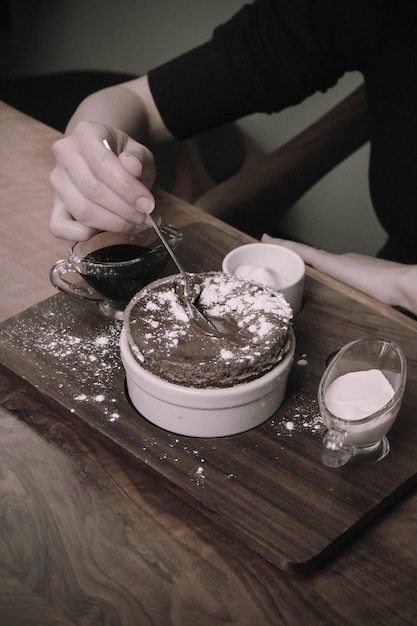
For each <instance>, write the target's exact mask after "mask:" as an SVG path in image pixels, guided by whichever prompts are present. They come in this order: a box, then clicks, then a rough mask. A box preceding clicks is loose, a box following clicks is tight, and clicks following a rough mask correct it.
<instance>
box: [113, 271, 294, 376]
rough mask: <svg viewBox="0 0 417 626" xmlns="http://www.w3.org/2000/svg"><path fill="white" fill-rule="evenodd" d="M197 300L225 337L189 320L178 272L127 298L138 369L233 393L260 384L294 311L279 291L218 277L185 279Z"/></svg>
mask: <svg viewBox="0 0 417 626" xmlns="http://www.w3.org/2000/svg"><path fill="white" fill-rule="evenodd" d="M190 282H191V285H192V291H193V295H194V297H195V298H197V300H198V302H199V306H201V308H202V310H203V311H204V312H205V314H206V315H207V316H208V317H209V319H211V320H212V321H213V322H214V323H215V325H216V326H218V327H219V328H222V329H224V330H225V333H224V335H222V336H220V337H219V336H216V335H208V334H206V333H204V331H202V330H201V328H199V327H198V326H197V325H196V324H195V323H194V322H192V321H191V320H190V318H189V315H188V312H187V309H186V306H185V304H184V300H183V279H182V277H181V275H180V274H176V275H174V276H168V277H166V278H162V279H159V280H157V281H154V282H153V283H150V284H149V285H147V286H146V287H145V288H144V289H142V290H141V291H140V292H139V293H138V294H136V296H135V297H134V298H133V299H132V300H131V302H130V303H129V305H128V306H127V308H126V311H125V321H124V326H125V330H126V334H127V338H128V342H129V345H130V349H131V351H132V354H133V355H134V357H135V359H136V360H137V361H138V363H139V364H140V365H141V366H142V367H143V368H145V369H147V370H148V371H150V372H152V373H153V374H154V375H156V376H158V377H160V378H163V379H164V380H167V381H168V382H171V383H174V384H177V385H182V386H186V387H196V388H209V387H220V388H222V387H231V386H234V385H238V384H241V383H245V382H248V381H250V380H253V379H255V378H258V377H259V376H261V375H262V374H264V373H265V372H267V371H269V370H271V369H272V368H273V367H274V365H276V364H277V363H278V362H279V361H281V359H282V358H283V357H284V355H285V354H286V353H287V351H288V350H289V347H290V342H291V333H290V327H291V319H292V311H291V307H290V306H289V304H288V303H287V301H286V300H285V299H284V297H283V296H282V294H281V293H279V292H277V291H275V290H274V289H271V288H269V287H264V286H262V285H259V284H257V283H254V282H250V281H247V280H245V279H243V278H241V277H239V276H233V275H231V274H225V273H222V272H206V273H198V274H190Z"/></svg>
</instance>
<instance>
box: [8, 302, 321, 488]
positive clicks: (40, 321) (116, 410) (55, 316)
mask: <svg viewBox="0 0 417 626" xmlns="http://www.w3.org/2000/svg"><path fill="white" fill-rule="evenodd" d="M75 318H76V321H74V313H73V306H72V300H70V299H67V298H66V299H64V298H62V299H58V300H57V301H56V302H55V301H54V300H52V301H51V303H50V307H49V308H48V309H47V310H46V311H45V308H41V310H40V314H35V315H34V316H33V317H32V315H27V316H25V315H22V316H21V317H18V318H17V319H18V322H17V323H15V325H14V326H12V327H11V328H10V329H9V330H5V331H3V333H2V334H1V335H0V342H2V343H5V344H7V343H13V344H14V345H15V346H16V347H18V349H19V350H20V352H21V353H22V356H23V357H24V358H25V359H26V360H29V361H30V363H31V368H32V370H33V371H34V372H36V381H37V383H39V384H37V385H36V386H39V387H43V388H44V387H45V386H46V387H47V388H48V389H49V390H52V393H51V395H52V396H53V397H57V394H62V395H63V396H65V397H66V400H67V402H66V406H67V407H69V410H70V411H71V412H72V413H75V414H79V415H81V414H83V415H88V414H89V413H94V414H95V415H98V416H99V418H98V419H99V420H100V423H101V424H102V425H103V424H107V425H108V426H111V425H114V427H116V426H117V424H122V423H123V418H124V417H126V418H130V417H131V416H130V415H127V414H126V410H127V407H126V398H125V389H124V387H123V381H124V370H123V366H122V364H121V360H120V348H119V338H120V331H121V327H122V323H121V322H109V321H108V320H103V319H101V318H100V316H99V314H98V312H97V313H95V314H94V318H93V320H94V323H93V324H90V326H89V327H88V328H87V327H86V325H84V324H83V319H82V316H81V318H80V320H78V315H76V316H75ZM31 327H32V328H34V327H35V328H36V332H29V330H30V328H31ZM51 363H52V369H51ZM293 368H294V370H296V369H297V368H299V372H298V374H300V373H301V374H302V379H303V383H302V385H301V386H299V387H298V388H297V389H289V390H288V397H287V399H286V400H288V402H287V401H286V402H285V403H284V405H283V407H282V410H281V409H280V410H278V412H277V413H276V414H275V415H274V417H272V418H271V419H269V420H267V421H266V422H265V423H264V424H263V425H262V426H260V427H259V428H260V429H261V430H262V431H263V432H264V433H265V435H266V437H265V438H264V437H263V436H261V437H258V435H257V433H256V430H255V431H254V436H253V437H252V436H251V433H249V434H248V436H245V438H244V441H245V445H242V444H243V440H240V438H239V437H237V438H234V437H230V438H225V439H222V444H221V448H222V452H221V453H219V452H218V451H217V449H216V448H217V447H218V442H217V441H215V440H204V441H201V440H195V441H192V440H190V439H189V438H184V437H181V436H176V435H174V434H171V433H160V432H159V431H158V430H157V429H155V428H153V427H151V428H148V426H147V424H146V422H145V421H143V428H141V438H140V441H138V442H137V445H138V446H139V448H138V449H139V450H141V459H142V461H143V462H144V463H149V464H150V465H152V466H156V465H158V464H159V465H164V466H165V468H164V470H163V472H164V473H165V474H171V473H174V472H175V471H176V469H175V467H176V466H178V472H180V473H181V474H182V475H185V476H187V477H188V479H189V480H190V482H191V483H192V484H193V485H194V486H195V488H196V489H200V488H206V487H208V486H209V485H210V481H211V480H212V479H214V477H216V476H217V477H218V475H219V472H220V475H223V479H224V481H226V482H227V481H239V480H241V479H242V476H241V470H242V468H243V467H244V466H245V465H246V464H247V461H248V459H250V461H251V460H252V459H255V460H256V458H258V457H259V458H261V457H262V455H263V454H264V448H265V447H266V449H267V451H268V454H269V456H270V458H271V459H273V460H274V462H277V463H279V462H280V459H281V458H282V455H283V454H285V453H286V450H287V449H289V447H292V448H293V447H294V445H298V439H297V440H296V439H295V437H296V436H297V435H298V434H300V433H303V434H304V435H306V436H308V437H314V438H315V439H317V440H318V439H319V436H320V434H321V431H322V428H323V425H322V422H321V418H320V416H319V411H318V406H317V402H316V400H315V398H316V393H317V389H316V386H317V380H316V378H314V377H313V376H311V373H310V369H311V368H309V358H308V355H306V354H300V355H299V356H298V357H296V360H295V361H294V366H293ZM74 373H76V374H74ZM116 379H117V382H115V381H116ZM41 381H42V382H41ZM139 419H140V422H139V423H140V424H142V421H141V418H139ZM112 428H113V426H112ZM271 433H272V435H273V436H272V437H271ZM258 444H259V447H258ZM225 445H226V446H227V448H228V447H229V446H230V455H229V454H223V453H224V452H225V451H224V446H225ZM318 458H319V457H318ZM242 463H243V465H242Z"/></svg>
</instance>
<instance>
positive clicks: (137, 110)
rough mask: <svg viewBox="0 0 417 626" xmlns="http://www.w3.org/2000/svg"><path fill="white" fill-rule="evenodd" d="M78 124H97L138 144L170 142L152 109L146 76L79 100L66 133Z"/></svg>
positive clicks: (157, 114)
mask: <svg viewBox="0 0 417 626" xmlns="http://www.w3.org/2000/svg"><path fill="white" fill-rule="evenodd" d="M81 121H89V122H99V123H101V124H105V125H106V126H109V127H111V128H117V129H119V130H122V131H123V132H125V133H126V134H127V135H129V136H130V137H132V138H133V139H135V140H136V141H139V142H144V143H158V142H160V141H167V140H170V139H172V136H171V135H170V133H169V132H168V130H167V129H166V127H165V125H164V124H163V122H162V120H161V118H160V116H159V113H158V111H157V109H156V107H155V104H154V102H153V99H152V95H151V94H150V92H149V87H148V83H147V78H146V77H141V78H138V79H134V80H132V81H128V82H126V83H121V84H119V85H115V86H113V87H108V88H107V89H103V90H101V91H97V92H95V93H93V94H91V95H90V96H88V97H87V98H86V99H85V100H83V101H82V102H81V103H80V105H79V106H78V108H77V109H76V111H75V112H74V114H73V116H72V117H71V119H70V121H69V123H68V126H67V129H66V133H67V134H69V133H71V132H72V131H73V130H74V128H75V127H76V125H77V124H78V123H79V122H81Z"/></svg>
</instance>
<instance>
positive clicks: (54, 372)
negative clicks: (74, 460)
mask: <svg viewBox="0 0 417 626" xmlns="http://www.w3.org/2000/svg"><path fill="white" fill-rule="evenodd" d="M71 302H72V300H71V299H64V298H63V299H62V300H58V304H57V303H56V302H55V301H54V299H51V300H50V307H49V308H48V310H47V311H44V312H43V314H42V316H41V317H40V316H36V319H35V318H34V319H33V321H32V319H30V318H26V317H25V315H24V314H23V315H22V316H18V317H16V320H17V321H16V324H15V326H14V327H13V328H12V329H11V330H10V331H8V332H6V333H3V334H2V336H1V341H4V342H9V343H13V344H14V345H15V346H18V347H19V350H20V352H21V354H22V356H23V357H24V358H26V359H29V360H30V361H32V362H33V369H34V371H36V377H37V379H38V380H39V379H40V381H44V382H42V383H41V382H39V383H38V384H36V385H35V386H36V387H42V388H43V387H45V386H46V387H47V388H49V389H52V390H56V391H58V393H60V394H62V395H63V396H65V397H66V398H67V404H70V405H71V404H72V405H73V406H72V408H70V411H71V412H72V413H75V412H76V411H77V407H83V408H88V405H90V406H91V405H92V404H94V405H95V406H100V411H101V415H102V418H103V419H105V420H106V421H108V422H114V421H116V420H118V419H119V417H120V409H119V407H118V403H119V398H118V396H117V394H115V393H114V385H113V384H112V381H113V380H114V376H115V374H116V373H117V372H118V371H119V370H121V368H122V365H121V363H120V358H119V338H120V331H121V328H122V324H121V322H117V321H116V322H109V321H107V320H102V319H101V318H100V317H99V314H98V313H97V325H96V328H95V329H94V331H91V330H88V329H86V327H85V325H84V324H83V323H82V321H81V320H80V322H79V325H76V324H74V323H73V322H71V323H70V322H69V320H70V319H71V317H72V310H71ZM40 306H41V305H40ZM32 324H36V332H33V331H32V332H29V330H30V326H31V325H32ZM75 329H76V330H75ZM78 331H79V332H78ZM74 372H77V376H73V373H74ZM70 373H71V375H70ZM74 378H75V379H76V380H75V381H74Z"/></svg>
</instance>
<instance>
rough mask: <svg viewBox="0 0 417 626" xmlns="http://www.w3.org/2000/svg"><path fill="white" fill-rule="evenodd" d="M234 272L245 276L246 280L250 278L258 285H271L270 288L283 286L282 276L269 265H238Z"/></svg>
mask: <svg viewBox="0 0 417 626" xmlns="http://www.w3.org/2000/svg"><path fill="white" fill-rule="evenodd" d="M235 274H236V275H237V276H241V277H242V278H246V280H252V281H253V282H255V283H259V284H260V285H266V286H267V287H271V288H272V289H282V287H283V286H284V285H283V279H282V277H281V276H280V275H279V274H278V272H276V271H275V270H273V269H272V268H270V267H260V266H257V265H239V267H237V268H236V270H235Z"/></svg>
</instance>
